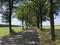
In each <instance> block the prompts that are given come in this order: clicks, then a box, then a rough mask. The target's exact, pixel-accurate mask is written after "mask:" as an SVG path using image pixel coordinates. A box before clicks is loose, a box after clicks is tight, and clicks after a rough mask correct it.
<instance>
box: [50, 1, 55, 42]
mask: <svg viewBox="0 0 60 45" xmlns="http://www.w3.org/2000/svg"><path fill="white" fill-rule="evenodd" d="M50 24H51V35H52V41H55V32H54V31H55V29H54V15H53V0H50Z"/></svg>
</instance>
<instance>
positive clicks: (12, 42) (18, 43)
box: [1, 28, 40, 45]
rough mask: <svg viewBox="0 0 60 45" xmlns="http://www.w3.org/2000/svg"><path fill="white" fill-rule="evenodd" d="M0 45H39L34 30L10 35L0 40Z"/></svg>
mask: <svg viewBox="0 0 60 45" xmlns="http://www.w3.org/2000/svg"><path fill="white" fill-rule="evenodd" d="M1 45H40V41H39V38H38V34H37V31H36V29H35V28H32V29H29V30H25V31H23V32H20V33H15V34H12V35H10V36H8V37H4V38H3V39H2V42H1Z"/></svg>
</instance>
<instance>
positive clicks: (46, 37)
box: [37, 26, 60, 45]
mask: <svg viewBox="0 0 60 45" xmlns="http://www.w3.org/2000/svg"><path fill="white" fill-rule="evenodd" d="M43 28H44V29H45V30H44V31H39V30H37V31H38V34H39V35H40V36H39V38H40V42H41V44H42V45H60V26H55V36H56V41H54V42H53V41H52V40H51V32H50V31H48V30H49V29H50V26H44V27H43ZM47 29H48V30H47Z"/></svg>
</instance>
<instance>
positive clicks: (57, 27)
mask: <svg viewBox="0 0 60 45" xmlns="http://www.w3.org/2000/svg"><path fill="white" fill-rule="evenodd" d="M43 28H46V29H49V28H50V26H43ZM55 29H60V26H55Z"/></svg>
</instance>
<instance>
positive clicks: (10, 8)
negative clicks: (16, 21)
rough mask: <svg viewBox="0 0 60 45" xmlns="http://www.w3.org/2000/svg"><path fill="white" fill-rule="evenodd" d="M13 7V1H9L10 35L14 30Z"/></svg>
mask: <svg viewBox="0 0 60 45" xmlns="http://www.w3.org/2000/svg"><path fill="white" fill-rule="evenodd" d="M12 6H13V0H9V30H10V33H12V28H11V15H12Z"/></svg>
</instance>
